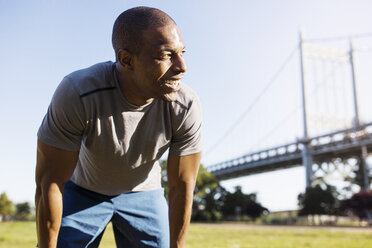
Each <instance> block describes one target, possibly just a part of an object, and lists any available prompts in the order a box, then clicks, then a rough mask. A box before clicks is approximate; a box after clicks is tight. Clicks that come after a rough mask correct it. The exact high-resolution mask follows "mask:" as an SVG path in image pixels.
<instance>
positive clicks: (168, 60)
mask: <svg viewBox="0 0 372 248" xmlns="http://www.w3.org/2000/svg"><path fill="white" fill-rule="evenodd" d="M142 39H143V40H142V41H143V42H142V44H143V47H142V48H141V50H140V52H139V54H138V55H135V56H134V58H133V66H134V67H133V68H134V76H135V78H134V80H135V83H136V88H137V90H138V97H140V98H142V99H143V100H145V101H148V100H149V99H151V98H158V99H164V100H166V101H175V100H176V96H177V91H178V90H179V89H180V80H181V78H182V77H183V75H184V73H185V72H186V64H185V61H184V58H183V53H184V52H185V45H184V42H183V40H182V37H181V35H180V32H179V30H178V28H177V26H176V25H175V24H169V25H167V26H163V27H157V28H149V29H147V30H145V31H143V34H142Z"/></svg>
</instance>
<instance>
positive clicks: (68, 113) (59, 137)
mask: <svg viewBox="0 0 372 248" xmlns="http://www.w3.org/2000/svg"><path fill="white" fill-rule="evenodd" d="M85 125H86V121H85V114H84V108H83V105H82V102H81V99H80V95H79V94H78V92H77V91H76V89H75V88H74V84H73V83H72V82H71V81H70V79H69V78H67V77H65V78H64V79H63V80H62V82H61V83H60V84H59V86H58V87H57V89H56V91H55V93H54V95H53V98H52V101H51V103H50V105H49V107H48V111H47V113H46V115H45V117H44V119H43V121H42V123H41V126H40V128H39V131H38V134H37V136H38V139H39V140H40V141H41V142H43V143H45V144H47V145H50V146H53V147H57V148H60V149H63V150H67V151H79V150H80V145H81V140H82V137H83V133H84V129H85Z"/></svg>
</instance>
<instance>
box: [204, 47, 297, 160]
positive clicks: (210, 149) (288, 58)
mask: <svg viewBox="0 0 372 248" xmlns="http://www.w3.org/2000/svg"><path fill="white" fill-rule="evenodd" d="M297 50H298V46H296V47H295V48H294V49H293V50H292V51H291V52H290V53H289V55H288V56H287V58H286V59H285V60H284V62H283V64H282V65H281V66H280V67H279V69H278V71H277V72H276V73H275V74H274V75H273V77H272V78H271V79H270V80H269V81H268V82H267V83H266V85H265V87H264V88H263V89H262V90H261V92H260V93H259V94H258V95H257V96H256V97H255V98H254V100H253V101H252V103H251V104H250V105H249V106H248V107H247V108H246V109H245V110H244V112H243V113H242V114H241V115H240V116H239V118H238V119H237V120H236V121H235V122H234V123H233V124H232V125H231V126H230V128H229V129H228V130H227V131H226V132H225V133H224V134H223V135H222V136H221V137H220V138H219V139H218V140H217V142H216V143H214V145H212V146H211V147H210V148H209V149H207V150H206V152H205V154H204V157H205V156H208V155H209V154H210V153H211V152H212V151H213V150H215V149H216V148H217V147H218V146H219V145H220V144H221V143H222V142H223V141H224V140H225V139H226V138H227V137H228V136H229V135H230V134H231V133H232V132H233V130H234V129H235V128H236V127H237V126H238V125H239V124H240V122H241V121H242V120H243V119H244V118H245V117H246V116H247V114H248V113H249V112H250V111H251V110H252V109H253V108H254V107H255V106H256V104H257V103H258V102H259V100H260V99H261V98H262V96H264V94H265V93H266V92H267V91H268V90H269V89H270V87H271V86H272V85H273V84H274V83H275V81H276V79H277V78H278V76H279V75H280V73H281V72H282V71H283V70H284V68H285V67H286V65H287V64H288V63H289V62H290V60H291V59H292V58H293V56H294V55H295V54H296V52H297Z"/></svg>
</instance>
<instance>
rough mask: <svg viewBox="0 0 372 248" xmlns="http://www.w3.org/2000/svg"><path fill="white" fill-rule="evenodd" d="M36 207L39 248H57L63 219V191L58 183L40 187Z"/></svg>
mask: <svg viewBox="0 0 372 248" xmlns="http://www.w3.org/2000/svg"><path fill="white" fill-rule="evenodd" d="M35 206H36V227H37V237H38V243H39V247H40V248H52V247H53V248H55V247H57V238H58V232H59V228H60V225H61V218H62V191H61V189H60V187H59V186H58V185H57V184H56V183H53V184H49V185H48V186H44V187H38V189H37V191H36V196H35Z"/></svg>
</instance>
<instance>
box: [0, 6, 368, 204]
mask: <svg viewBox="0 0 372 248" xmlns="http://www.w3.org/2000/svg"><path fill="white" fill-rule="evenodd" d="M138 5H144V6H150V7H156V8H159V9H161V10H163V11H165V12H166V13H168V14H169V15H170V16H171V17H172V18H173V19H174V20H175V21H176V23H177V24H178V26H179V29H180V31H181V34H182V36H183V39H184V41H185V44H186V50H187V52H186V54H185V58H186V63H187V66H188V71H187V72H186V75H185V78H184V80H183V82H184V83H186V84H188V85H189V86H191V87H192V88H193V89H194V90H195V91H196V92H197V93H198V95H199V98H200V100H201V103H202V108H203V143H204V151H205V152H204V155H203V157H202V163H203V165H204V166H208V165H212V164H214V163H217V162H221V161H224V160H228V159H231V158H234V157H236V156H240V155H243V154H245V153H248V152H252V151H258V150H260V149H264V148H269V147H271V146H276V145H279V144H285V143H288V142H293V141H295V140H296V139H297V138H300V137H302V135H303V130H302V120H301V105H300V101H301V98H300V72H299V53H298V44H299V31H300V29H301V30H302V31H303V37H304V39H305V40H307V39H308V40H313V41H315V40H316V39H325V40H322V42H317V44H320V45H324V46H328V47H337V48H338V49H347V47H348V41H347V39H344V38H343V37H349V36H353V37H354V39H353V42H354V46H355V49H356V51H357V52H356V68H357V76H358V77H357V78H358V87H359V92H360V112H361V119H362V122H368V121H371V120H372V118H370V117H369V116H368V114H369V113H368V110H369V109H368V106H369V104H370V103H371V100H370V98H371V97H369V95H368V92H371V88H372V87H371V86H369V84H370V82H371V79H372V74H371V70H370V69H368V67H369V68H370V67H371V65H372V52H371V47H372V37H371V34H372V16H371V14H370V10H371V9H372V1H367V0H365V1H363V0H354V1H350V0H313V1H305V0H296V1H295V0H281V1H277V0H262V1H253V0H232V1H218V0H203V1H198V0H188V1H175V0H163V1H159V0H142V1H135V0H127V1H124V0H121V1H104V2H103V1H91V0H90V1H87V0H81V1H73V0H66V1H46V0H43V1H41V0H35V1H27V0H23V1H21V0H14V1H8V0H0V75H1V76H0V85H1V90H0V114H1V122H0V130H1V131H2V132H1V139H0V171H1V172H0V193H1V192H6V193H7V195H8V197H9V198H10V199H11V200H12V201H14V202H23V201H29V202H33V198H34V190H35V182H34V172H35V164H36V162H35V160H36V156H35V154H36V140H37V137H36V133H37V130H38V127H39V125H40V123H41V120H42V118H43V116H44V115H45V113H46V110H47V107H48V105H49V102H50V99H51V97H52V94H53V92H54V90H55V88H56V87H57V85H58V84H59V82H60V81H61V79H62V78H63V76H65V75H66V74H69V73H70V72H72V71H75V70H78V69H81V68H85V67H88V66H90V65H92V64H95V63H98V62H102V61H107V60H114V52H113V49H112V46H111V31H112V25H113V23H114V21H115V19H116V17H117V16H118V15H119V14H120V13H121V12H122V11H124V10H126V9H128V8H131V7H134V6H138ZM361 34H367V35H361ZM332 37H341V38H339V39H331V38H332ZM318 41H319V40H318ZM311 63H312V65H311V66H310V65H309V67H308V68H311V69H309V70H310V71H308V75H309V77H311V78H313V79H314V81H316V83H314V85H315V86H314V85H313V86H309V93H308V94H309V98H310V99H312V102H313V103H312V104H313V105H312V106H314V108H313V113H311V114H310V118H309V119H310V121H309V123H310V122H311V123H313V122H314V123H315V124H314V123H313V124H314V125H313V127H314V128H313V129H312V130H316V127H318V126H321V128H320V129H319V128H318V129H319V130H320V131H314V134H315V133H317V132H318V133H319V132H320V133H321V132H324V131H325V130H326V128H324V127H323V128H322V125H321V124H319V123H321V122H319V121H318V122H317V120H319V118H315V117H319V116H317V114H319V113H321V115H322V118H323V120H324V118H325V120H327V119H326V118H328V119H329V118H330V117H333V115H332V114H334V113H336V114H335V115H336V117H337V118H339V117H340V116H341V117H340V118H341V119H342V118H343V119H342V120H344V122H337V123H346V124H345V125H348V123H350V118H351V116H352V113H350V111H351V110H350V104H351V103H350V101H351V100H350V99H351V98H350V90H349V89H350V84H349V83H348V82H349V81H348V77H349V76H348V73H349V72H346V74H342V73H344V72H343V71H345V70H347V69H341V70H339V67H340V66H339V65H334V64H332V63H331V64H329V63H326V62H324V63H323V62H320V63H317V62H314V63H313V62H312V61H310V60H309V61H308V64H311ZM341 67H342V66H341ZM317 68H318V69H319V68H320V69H319V70H317ZM324 68H325V69H324ZM335 68H336V69H335ZM330 71H331V72H332V73H331V74H332V75H333V77H332V78H333V81H332V80H331V81H332V82H333V83H335V82H336V81H337V82H338V81H342V84H341V83H340V84H338V86H337V87H338V88H337V92H339V93H337V94H338V95H337V94H336V95H337V96H335V99H338V100H337V101H336V100H331V103H326V102H323V101H324V99H333V98H331V97H329V96H327V95H324V94H323V93H319V92H327V89H328V90H329V89H332V88H327V87H328V86H327V85H328V84H325V83H324V82H325V81H324V79H322V77H328V74H329V72H330ZM334 71H336V73H334ZM324 75H325V76H324ZM342 75H344V76H342ZM345 75H346V76H345ZM335 78H336V79H337V80H336V79H335ZM345 78H347V79H345ZM326 81H327V80H326ZM311 87H313V88H311ZM330 87H331V86H330ZM322 90H323V91H322ZM322 94H323V95H322ZM344 99H347V100H344ZM349 103H350V104H349ZM310 105H311V104H310ZM324 106H328V107H327V108H328V110H327V111H328V112H327V111H323V110H324V109H326V107H324ZM335 106H336V107H335ZM344 112H345V113H346V114H344ZM330 113H331V114H330ZM340 113H341V114H340ZM311 116H313V118H312V117H311ZM336 117H335V118H336ZM335 118H331V119H332V120H341V119H337V118H336V119H335ZM320 119H321V118H320ZM314 120H315V121H314ZM323 122H324V121H323ZM325 122H326V123H331V122H327V121H325ZM333 127H334V126H331V127H327V128H330V130H332V129H333ZM337 127H338V126H337ZM327 130H328V129H327ZM222 184H223V186H225V187H226V188H228V189H230V190H232V189H233V188H234V187H235V186H237V185H240V186H242V187H243V191H244V192H246V193H252V192H256V193H257V195H258V200H259V201H260V202H261V203H262V204H263V205H264V206H266V207H268V208H269V209H270V210H272V211H276V210H288V209H296V208H297V195H298V194H299V193H301V192H303V191H304V188H305V174H304V170H303V168H302V167H296V168H293V169H287V170H280V171H276V172H271V173H264V174H260V175H255V176H249V177H242V178H238V179H233V180H229V181H224V182H222Z"/></svg>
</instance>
